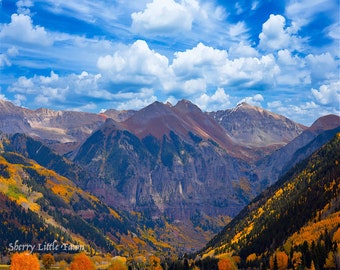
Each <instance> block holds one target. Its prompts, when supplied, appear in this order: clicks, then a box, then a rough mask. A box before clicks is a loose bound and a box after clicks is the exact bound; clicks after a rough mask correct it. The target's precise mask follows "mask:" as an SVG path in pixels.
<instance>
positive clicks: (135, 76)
mask: <svg viewBox="0 0 340 270" xmlns="http://www.w3.org/2000/svg"><path fill="white" fill-rule="evenodd" d="M97 66H98V68H99V69H100V70H102V72H104V73H105V74H106V75H107V76H109V78H110V80H111V81H113V82H134V83H138V84H145V85H150V84H153V83H155V82H156V81H157V80H158V79H159V78H165V77H166V75H167V69H168V59H167V58H166V57H165V56H163V55H161V54H159V53H156V52H155V51H153V50H151V49H150V48H149V46H148V44H147V43H146V42H145V41H143V40H137V41H136V42H134V43H133V44H132V45H131V46H126V47H123V48H120V49H119V50H117V51H116V52H115V53H114V54H113V55H106V56H102V57H99V59H98V61H97Z"/></svg>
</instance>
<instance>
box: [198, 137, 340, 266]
mask: <svg viewBox="0 0 340 270" xmlns="http://www.w3.org/2000/svg"><path fill="white" fill-rule="evenodd" d="M339 160H340V134H339V133H338V134H337V135H335V136H334V137H333V139H332V140H331V141H330V142H329V143H327V144H325V145H324V146H322V147H321V148H320V149H319V150H317V151H316V152H315V153H314V154H313V155H311V156H310V157H309V158H308V159H306V160H304V161H303V162H301V163H299V164H298V165H296V167H294V168H292V169H291V170H290V171H289V172H288V173H287V174H286V175H285V176H284V177H282V178H280V180H279V181H278V182H277V183H276V184H275V185H273V186H271V187H270V188H268V189H267V190H265V191H264V192H263V193H261V195H259V196H258V197H257V198H255V199H254V200H253V201H252V202H251V203H250V204H249V205H248V206H247V207H246V208H244V209H243V210H242V211H241V212H240V213H239V214H238V215H237V216H236V217H235V218H234V219H233V220H232V221H231V222H230V223H229V224H228V225H227V226H226V227H225V228H224V229H223V231H222V232H221V233H219V234H218V235H217V236H216V237H214V238H213V239H212V240H211V241H210V242H209V244H208V245H207V246H206V248H205V249H204V250H203V251H202V252H201V255H204V254H207V255H209V256H221V254H222V253H228V254H233V256H240V259H241V260H240V259H238V262H239V266H240V267H242V268H246V267H262V268H263V267H265V268H267V267H269V264H270V257H271V260H272V261H271V263H274V261H275V258H276V259H277V263H282V262H281V261H280V262H279V256H280V258H283V257H286V258H287V264H286V267H289V265H288V264H289V263H290V264H291V265H294V264H296V265H295V267H297V266H299V265H300V267H302V269H306V268H311V265H312V264H313V265H314V267H315V268H316V269H324V267H325V265H327V264H328V263H329V265H334V266H333V267H334V269H335V263H336V262H335V257H336V254H338V255H337V256H339V255H340V254H339V253H337V252H338V251H337V249H338V247H339V245H340V237H339V236H340V234H339V233H340V228H339V224H340V208H339V206H340V184H339V183H340V167H339V166H340V165H339ZM280 252H281V253H280ZM283 253H284V254H283ZM329 254H331V255H329ZM297 256H299V261H297V259H298V258H297ZM294 258H295V259H294ZM327 258H328V260H329V261H327ZM272 266H273V265H272ZM328 267H329V266H328ZM282 269H283V268H282Z"/></svg>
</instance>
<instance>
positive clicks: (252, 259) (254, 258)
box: [246, 253, 257, 263]
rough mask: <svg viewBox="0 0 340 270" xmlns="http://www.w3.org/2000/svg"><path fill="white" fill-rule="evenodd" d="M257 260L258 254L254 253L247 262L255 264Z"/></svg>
mask: <svg viewBox="0 0 340 270" xmlns="http://www.w3.org/2000/svg"><path fill="white" fill-rule="evenodd" d="M256 259H257V256H256V254H255V253H252V254H250V255H249V256H248V257H247V259H246V262H247V263H249V262H253V261H255V260H256Z"/></svg>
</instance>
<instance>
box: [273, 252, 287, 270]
mask: <svg viewBox="0 0 340 270" xmlns="http://www.w3.org/2000/svg"><path fill="white" fill-rule="evenodd" d="M275 259H276V262H277V267H278V269H279V270H284V269H287V267H288V255H287V254H286V253H285V252H283V251H277V252H275V254H273V255H272V256H271V257H270V260H269V265H270V269H274V266H275V265H274V264H275Z"/></svg>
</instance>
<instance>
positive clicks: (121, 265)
mask: <svg viewBox="0 0 340 270" xmlns="http://www.w3.org/2000/svg"><path fill="white" fill-rule="evenodd" d="M108 270H128V267H127V265H126V258H123V257H115V258H114V260H113V261H112V263H111V265H110V267H109V268H108Z"/></svg>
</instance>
